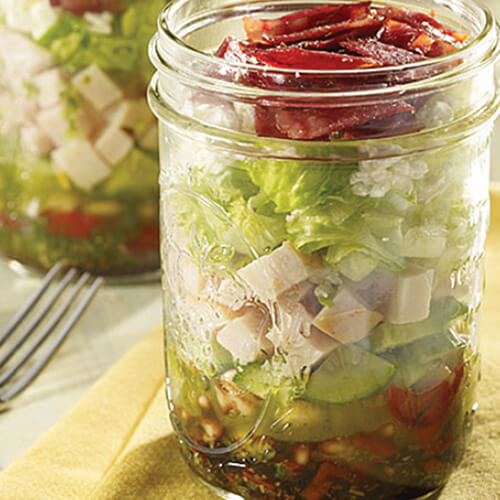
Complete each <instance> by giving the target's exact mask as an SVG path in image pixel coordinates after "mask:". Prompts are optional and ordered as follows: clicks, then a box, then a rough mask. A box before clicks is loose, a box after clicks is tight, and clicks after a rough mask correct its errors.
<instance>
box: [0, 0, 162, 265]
mask: <svg viewBox="0 0 500 500" xmlns="http://www.w3.org/2000/svg"><path fill="white" fill-rule="evenodd" d="M163 5H164V2H163V1H161V0H154V1H141V0H137V1H136V0H110V1H105V0H102V1H101V0H96V1H94V0H88V1H87V0H1V1H0V253H1V254H3V255H4V256H7V257H9V258H13V259H16V260H18V261H20V262H22V263H24V264H27V265H29V266H32V267H35V268H39V269H47V268H49V267H51V266H52V265H53V264H54V263H56V262H61V263H63V264H64V265H66V266H75V267H78V268H83V269H86V270H89V271H91V272H94V273H101V274H105V275H128V274H140V273H143V272H146V271H151V270H154V269H156V268H157V267H158V266H159V255H158V226H159V224H158V215H157V212H158V204H157V196H158V189H157V176H158V161H157V150H158V147H157V125H156V122H155V120H154V117H153V115H152V113H151V112H150V110H149V108H148V106H147V102H146V99H145V93H146V87H147V82H148V80H149V78H150V76H151V73H152V70H151V65H150V63H149V61H148V56H147V43H148V41H149V38H150V37H151V35H152V33H153V32H154V29H155V23H156V18H157V15H158V12H159V11H160V10H161V8H162V7H163Z"/></svg>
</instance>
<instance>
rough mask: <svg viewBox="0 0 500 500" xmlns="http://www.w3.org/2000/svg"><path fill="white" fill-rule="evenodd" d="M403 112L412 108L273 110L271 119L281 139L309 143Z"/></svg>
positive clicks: (393, 105) (392, 104) (403, 105)
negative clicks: (301, 140)
mask: <svg viewBox="0 0 500 500" xmlns="http://www.w3.org/2000/svg"><path fill="white" fill-rule="evenodd" d="M406 111H410V112H414V108H413V107H412V106H410V105H409V104H407V103H405V102H401V101H394V102H388V103H383V104H375V105H368V106H344V107H338V108H281V109H277V110H276V112H275V117H274V118H275V121H276V125H275V127H276V128H277V129H278V130H279V132H280V133H281V134H282V136H284V137H288V138H290V139H305V140H312V139H317V138H319V137H324V136H328V135H329V134H331V133H333V132H338V131H341V130H345V129H349V128H353V127H356V126H358V125H362V124H365V123H370V122H374V121H377V120H381V119H383V118H387V117H389V116H392V115H395V114H397V113H404V112H406ZM256 128H257V127H256Z"/></svg>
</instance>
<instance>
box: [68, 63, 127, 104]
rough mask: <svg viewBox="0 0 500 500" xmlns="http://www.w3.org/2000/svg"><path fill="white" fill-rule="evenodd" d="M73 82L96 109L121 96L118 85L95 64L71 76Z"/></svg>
mask: <svg viewBox="0 0 500 500" xmlns="http://www.w3.org/2000/svg"><path fill="white" fill-rule="evenodd" d="M73 84H74V85H75V88H76V89H77V90H78V92H80V93H81V94H82V95H83V97H85V99H87V101H89V102H90V104H92V105H93V106H94V107H95V108H96V109H97V110H98V111H102V110H103V109H104V108H107V107H108V106H111V105H112V104H113V103H114V102H116V101H118V100H119V99H121V98H122V97H123V92H122V90H121V89H120V87H118V85H117V84H116V83H115V82H114V81H113V80H112V79H111V78H110V77H109V76H108V75H107V74H106V73H104V71H102V70H101V69H100V68H99V66H97V65H96V64H93V65H92V66H89V67H88V68H86V69H84V70H83V71H80V72H79V73H78V74H77V75H76V76H75V77H74V78H73Z"/></svg>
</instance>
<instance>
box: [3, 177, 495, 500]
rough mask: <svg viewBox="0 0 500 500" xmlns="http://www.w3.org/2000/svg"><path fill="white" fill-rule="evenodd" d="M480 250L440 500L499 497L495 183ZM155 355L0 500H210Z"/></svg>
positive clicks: (145, 353)
mask: <svg viewBox="0 0 500 500" xmlns="http://www.w3.org/2000/svg"><path fill="white" fill-rule="evenodd" d="M487 247H488V248H487V257H486V270H487V273H486V278H487V292H486V296H485V301H484V308H483V315H482V329H481V350H482V353H483V364H482V366H483V370H482V371H483V378H482V382H481V384H480V390H479V402H480V406H479V411H478V414H477V417H476V421H475V427H474V431H473V437H472V442H471V444H470V446H469V449H468V451H467V453H466V456H465V458H464V460H463V463H462V465H461V467H460V468H459V470H457V471H456V472H455V473H454V474H453V476H452V477H451V479H450V481H449V483H448V485H447V486H446V488H445V489H444V491H443V493H442V495H441V497H440V498H441V500H477V499H481V500H495V499H500V474H499V472H498V468H499V466H500V439H499V438H500V370H498V369H497V366H498V365H499V364H500V336H498V335H497V334H496V332H497V328H498V327H499V325H500V186H494V187H493V188H492V224H491V231H490V235H489V239H488V244H487ZM162 352H163V349H162V342H161V335H160V332H159V331H157V332H153V333H152V334H150V335H149V336H148V337H146V338H145V339H144V340H142V341H141V342H140V343H139V344H137V345H136V346H135V347H134V348H133V349H132V350H131V351H130V352H129V353H128V354H127V355H126V356H125V357H124V358H123V359H122V360H121V361H120V362H119V363H118V364H117V365H116V366H114V367H113V368H112V369H111V370H110V371H109V372H108V374H107V375H106V376H105V377H104V378H103V379H101V380H100V381H99V382H98V383H97V384H96V385H95V386H94V387H93V388H92V389H91V390H90V391H89V392H88V393H87V395H86V396H85V397H84V398H83V399H82V400H81V401H80V402H79V403H78V404H77V405H76V406H75V407H74V408H73V409H72V410H71V411H70V412H69V413H68V414H67V415H65V416H64V417H63V418H62V419H61V420H60V422H59V423H58V424H57V425H56V426H55V427H54V428H53V429H52V430H50V431H49V432H48V433H47V434H46V435H45V436H44V437H43V438H42V439H41V440H40V441H39V442H38V443H36V444H35V445H34V446H33V448H31V449H30V450H29V451H28V452H27V453H26V454H25V455H24V456H23V457H21V458H20V459H19V460H17V461H16V462H15V463H14V464H12V465H11V466H10V467H9V468H8V469H6V470H5V471H4V472H3V473H2V474H1V475H0V500H31V499H36V500H53V499H54V500H71V499H85V500H87V499H91V500H126V499H140V500H149V499H162V500H164V499H171V500H179V499H182V500H191V499H193V500H213V499H214V494H213V493H211V492H210V491H209V490H208V489H206V488H205V487H204V486H203V485H202V484H201V483H200V482H198V481H197V480H196V479H195V478H194V476H193V475H192V474H191V472H190V471H189V469H188V467H187V465H185V464H184V462H183V460H182V457H181V455H180V453H179V451H178V449H177V446H176V440H175V437H174V435H173V434H172V429H171V427H170V423H169V420H168V418H167V407H166V403H165V396H164V389H163V382H164V375H163V359H162ZM19 432H22V429H20V430H19ZM0 447H1V443H0Z"/></svg>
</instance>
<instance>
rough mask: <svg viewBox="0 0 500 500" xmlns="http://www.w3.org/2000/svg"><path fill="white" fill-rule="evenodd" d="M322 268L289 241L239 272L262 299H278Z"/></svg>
mask: <svg viewBox="0 0 500 500" xmlns="http://www.w3.org/2000/svg"><path fill="white" fill-rule="evenodd" d="M317 267H318V264H317V260H316V259H315V258H314V257H308V256H304V255H301V254H300V253H298V252H297V251H296V250H295V249H294V248H293V246H292V245H291V244H290V243H289V242H285V243H283V245H281V246H280V247H279V248H277V249H276V250H274V251H273V252H271V253H270V254H269V255H265V256H263V257H260V258H259V259H257V260H254V261H253V262H251V263H250V264H248V265H247V266H245V267H243V268H242V269H240V270H239V271H238V275H239V277H240V278H241V279H242V280H243V281H244V282H245V283H247V284H248V285H249V287H250V288H251V290H252V291H253V292H254V294H255V295H256V297H257V298H258V299H260V300H276V298H277V297H278V295H280V294H281V293H283V292H284V291H285V290H288V289H289V288H291V287H292V286H294V285H297V284H298V283H300V282H301V281H305V280H306V279H307V278H308V277H309V276H310V275H311V274H312V273H313V272H314V271H315V270H316V269H317Z"/></svg>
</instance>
